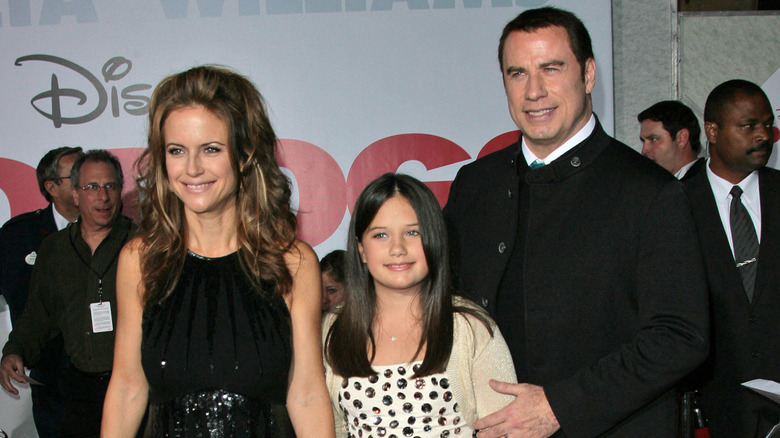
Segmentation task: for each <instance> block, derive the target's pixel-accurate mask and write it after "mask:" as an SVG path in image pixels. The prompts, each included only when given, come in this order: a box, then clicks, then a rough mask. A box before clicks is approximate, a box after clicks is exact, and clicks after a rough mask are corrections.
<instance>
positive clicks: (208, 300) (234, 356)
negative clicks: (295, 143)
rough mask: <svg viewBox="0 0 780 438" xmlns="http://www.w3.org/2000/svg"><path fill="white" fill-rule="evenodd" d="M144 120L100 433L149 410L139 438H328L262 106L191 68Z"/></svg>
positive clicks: (310, 276)
mask: <svg viewBox="0 0 780 438" xmlns="http://www.w3.org/2000/svg"><path fill="white" fill-rule="evenodd" d="M149 121H150V124H149V133H148V135H149V138H148V148H147V149H146V150H145V152H144V153H143V155H142V156H141V157H140V158H139V161H138V163H139V170H140V173H141V180H140V182H139V189H140V191H141V210H142V215H143V220H142V223H141V229H140V232H139V234H138V237H136V238H135V239H134V240H132V241H131V242H129V243H128V245H127V246H126V247H125V248H124V249H123V251H122V253H121V255H120V258H119V268H118V275H117V297H118V298H117V299H118V321H117V336H116V347H115V355H114V371H113V375H112V378H111V383H110V385H109V389H108V394H107V396H106V401H105V408H104V409H105V414H104V419H103V428H102V433H103V436H134V435H135V434H136V430H137V429H138V427H139V424H140V423H141V419H142V417H143V415H144V411H145V409H146V408H147V404H148V406H149V408H148V420H147V425H146V429H145V436H154V437H158V436H242V437H244V436H246V437H293V436H295V434H297V436H299V437H313V436H316V437H327V436H330V435H332V432H329V431H331V430H332V429H333V419H332V414H331V411H330V408H329V401H328V395H327V392H326V389H325V385H324V378H323V373H324V371H323V366H322V360H321V350H320V346H319V342H318V340H319V336H320V328H319V320H320V302H321V300H320V276H319V267H318V261H317V256H316V254H314V252H313V251H312V249H311V247H309V246H308V245H307V244H305V243H303V242H301V241H298V240H296V239H295V232H296V220H295V216H294V215H293V213H292V211H291V209H290V194H291V193H290V187H289V181H288V179H287V178H286V177H285V176H284V174H283V173H282V172H281V170H280V169H279V166H278V164H277V161H276V157H275V152H274V151H275V148H276V142H277V139H276V136H275V134H274V131H273V129H272V127H271V124H270V122H269V120H268V116H267V114H266V110H265V105H264V103H263V99H262V96H261V95H260V93H259V92H258V91H257V89H256V88H255V87H254V86H253V85H252V83H251V82H250V81H249V80H247V79H246V78H245V77H243V76H241V75H239V74H237V73H235V72H233V71H230V70H228V69H225V68H221V67H215V66H202V67H196V68H193V69H190V70H187V71H185V72H182V73H179V74H175V75H172V76H170V77H168V78H166V79H164V80H163V81H162V82H161V83H160V84H159V85H158V86H157V88H156V89H155V91H154V93H153V95H152V98H151V102H150V111H149ZM304 416H305V418H304Z"/></svg>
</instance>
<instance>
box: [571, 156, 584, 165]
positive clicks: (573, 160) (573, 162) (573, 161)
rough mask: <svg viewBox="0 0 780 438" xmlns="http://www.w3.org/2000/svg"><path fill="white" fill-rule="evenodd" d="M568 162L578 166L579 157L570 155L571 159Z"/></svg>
mask: <svg viewBox="0 0 780 438" xmlns="http://www.w3.org/2000/svg"><path fill="white" fill-rule="evenodd" d="M569 163H570V164H571V165H572V166H574V167H580V164H582V162H581V161H580V157H571V161H569Z"/></svg>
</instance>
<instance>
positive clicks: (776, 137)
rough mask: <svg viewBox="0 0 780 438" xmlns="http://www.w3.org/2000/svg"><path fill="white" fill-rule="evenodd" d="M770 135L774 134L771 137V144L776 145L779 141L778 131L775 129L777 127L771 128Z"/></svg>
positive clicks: (779, 131) (779, 134) (779, 130)
mask: <svg viewBox="0 0 780 438" xmlns="http://www.w3.org/2000/svg"><path fill="white" fill-rule="evenodd" d="M772 133H773V134H774V135H773V136H772V143H777V141H778V140H780V129H777V126H773V127H772Z"/></svg>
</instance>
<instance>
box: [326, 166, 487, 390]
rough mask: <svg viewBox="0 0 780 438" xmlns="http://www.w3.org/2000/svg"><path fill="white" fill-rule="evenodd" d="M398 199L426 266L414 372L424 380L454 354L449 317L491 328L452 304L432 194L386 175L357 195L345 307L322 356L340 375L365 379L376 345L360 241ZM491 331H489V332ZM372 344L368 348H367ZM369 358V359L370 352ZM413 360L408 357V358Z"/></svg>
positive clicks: (372, 296)
mask: <svg viewBox="0 0 780 438" xmlns="http://www.w3.org/2000/svg"><path fill="white" fill-rule="evenodd" d="M394 196H402V197H404V198H405V199H406V200H407V201H409V203H410V204H411V205H412V208H413V209H414V212H415V214H416V215H417V223H418V226H419V230H420V236H421V238H422V245H423V251H424V253H425V259H426V262H427V263H428V276H427V277H426V278H425V280H423V283H422V285H421V290H420V305H421V307H422V335H421V336H420V343H419V345H418V346H417V353H415V357H417V354H419V352H420V351H421V350H422V348H423V346H426V344H427V346H426V352H425V358H424V359H423V362H422V365H421V366H420V367H419V369H418V370H417V372H416V375H417V376H425V375H429V374H432V373H437V372H442V371H444V370H445V368H446V367H447V362H448V361H449V358H450V353H451V352H452V343H453V314H454V312H465V313H469V314H473V315H475V316H476V317H477V318H478V319H479V320H481V321H482V322H483V323H484V324H485V325H486V326H487V327H488V329H490V324H489V323H488V322H487V320H486V318H485V317H484V314H482V313H481V312H479V311H477V310H474V309H472V308H469V307H460V306H458V307H455V306H454V305H453V303H452V275H451V273H450V264H449V259H448V248H447V228H446V225H445V223H444V217H443V216H442V213H441V210H440V207H439V203H438V201H437V200H436V197H435V196H434V194H433V192H431V190H430V189H429V188H428V187H427V186H425V184H423V183H422V182H420V181H418V180H417V179H415V178H413V177H411V176H408V175H402V174H394V173H386V174H384V175H382V176H381V177H379V178H377V179H376V180H374V181H372V182H371V183H370V184H369V185H368V186H366V188H365V189H363V192H362V193H361V194H360V197H358V199H357V202H356V203H355V208H354V209H353V211H352V219H351V220H350V222H349V237H348V242H347V261H346V264H347V281H346V290H347V294H346V297H345V299H344V305H343V307H342V308H341V310H340V311H339V314H338V317H337V318H336V321H335V322H334V323H333V325H332V326H331V328H330V330H329V331H328V335H327V337H326V345H325V357H326V360H327V361H328V363H329V364H330V366H331V367H332V368H333V370H334V372H335V373H336V374H338V375H341V376H345V377H348V376H364V377H365V376H369V375H371V374H374V371H373V370H372V368H371V362H372V361H373V355H374V354H376V353H375V352H376V342H375V340H374V333H373V331H372V324H373V321H374V318H375V316H376V292H375V290H374V279H373V277H372V276H371V273H370V272H369V271H368V268H367V266H366V265H365V264H364V263H362V261H361V258H360V253H359V251H358V243H359V242H360V241H361V240H362V238H363V233H364V232H365V231H366V229H367V228H368V226H369V225H370V224H371V221H373V220H374V216H376V214H377V212H378V211H379V209H380V208H381V207H382V205H383V204H384V203H385V201H387V200H388V199H390V198H392V197H394ZM491 333H492V331H491ZM369 345H370V349H369V350H367V347H368V346H369ZM367 351H371V352H372V356H371V357H368V352H367ZM412 359H413V358H410V360H412Z"/></svg>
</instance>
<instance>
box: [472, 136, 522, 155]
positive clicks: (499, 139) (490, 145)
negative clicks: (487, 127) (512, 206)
mask: <svg viewBox="0 0 780 438" xmlns="http://www.w3.org/2000/svg"><path fill="white" fill-rule="evenodd" d="M519 139H520V131H517V130H516V131H509V132H505V133H503V134H499V135H497V136H495V137H493V139H492V140H490V141H489V142H487V144H485V146H482V149H481V150H480V151H479V155H477V158H482V157H484V156H485V155H489V154H491V153H493V152H495V151H498V150H501V149H504V148H505V147H507V146H509V145H510V144H513V143H516V142H517V140H519Z"/></svg>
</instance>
